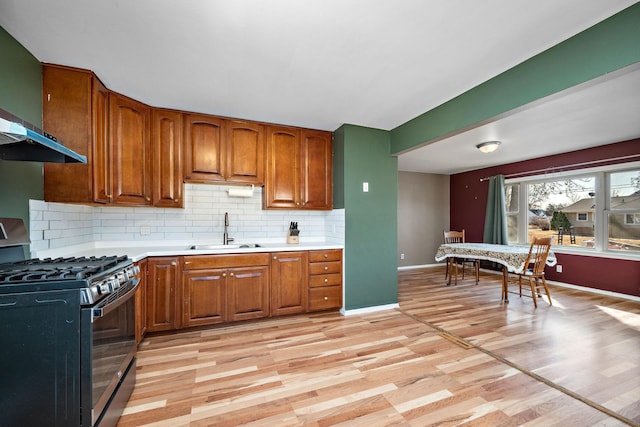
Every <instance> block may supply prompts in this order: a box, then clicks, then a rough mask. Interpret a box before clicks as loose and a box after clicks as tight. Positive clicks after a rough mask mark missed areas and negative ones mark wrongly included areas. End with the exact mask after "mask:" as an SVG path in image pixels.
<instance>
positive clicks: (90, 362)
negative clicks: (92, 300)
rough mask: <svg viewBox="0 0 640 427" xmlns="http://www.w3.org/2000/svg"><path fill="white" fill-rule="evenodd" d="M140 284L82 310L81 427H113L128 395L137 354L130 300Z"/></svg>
mask: <svg viewBox="0 0 640 427" xmlns="http://www.w3.org/2000/svg"><path fill="white" fill-rule="evenodd" d="M139 281H140V280H139V279H138V278H134V279H132V280H130V281H129V282H127V283H125V284H123V286H121V287H120V288H118V290H117V291H116V292H115V293H114V294H111V295H109V297H108V298H106V299H105V300H103V301H99V302H98V303H97V304H96V305H95V306H93V307H87V308H85V309H83V316H82V317H83V339H82V342H81V352H82V369H83V376H82V381H83V385H82V388H83V392H82V407H83V416H82V418H83V424H82V425H83V426H85V425H90V426H92V427H93V426H98V425H100V426H101V427H107V426H115V424H116V423H117V420H118V418H119V417H120V414H121V413H122V409H124V405H125V404H126V402H127V400H128V398H129V396H130V395H131V391H132V389H133V384H134V383H135V363H134V362H135V354H136V341H135V335H136V334H135V299H134V298H133V296H134V295H135V292H136V291H137V289H138V283H139ZM89 405H90V406H89ZM84 408H90V412H89V411H85V410H84ZM87 412H88V413H87ZM85 415H86V416H85ZM89 415H90V416H89ZM89 422H90V424H88V423H89Z"/></svg>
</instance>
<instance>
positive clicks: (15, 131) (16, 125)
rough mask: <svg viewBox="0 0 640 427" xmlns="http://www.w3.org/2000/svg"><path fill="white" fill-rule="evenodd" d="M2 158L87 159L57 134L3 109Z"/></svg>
mask: <svg viewBox="0 0 640 427" xmlns="http://www.w3.org/2000/svg"><path fill="white" fill-rule="evenodd" d="M0 160H18V161H30V162H54V163H87V158H86V157H85V156H82V155H80V154H78V153H76V152H75V151H72V150H70V149H68V148H67V147H65V146H64V145H62V144H61V143H60V142H58V141H57V140H56V139H55V137H53V136H51V135H49V134H47V133H45V132H43V131H42V130H40V129H38V128H36V127H35V126H33V125H30V124H29V123H26V122H24V121H22V120H19V119H18V118H16V117H15V116H13V115H12V114H11V113H9V112H7V111H5V110H2V109H0Z"/></svg>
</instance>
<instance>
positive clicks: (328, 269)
mask: <svg viewBox="0 0 640 427" xmlns="http://www.w3.org/2000/svg"><path fill="white" fill-rule="evenodd" d="M341 272H342V261H329V262H313V263H310V264H309V274H329V273H341Z"/></svg>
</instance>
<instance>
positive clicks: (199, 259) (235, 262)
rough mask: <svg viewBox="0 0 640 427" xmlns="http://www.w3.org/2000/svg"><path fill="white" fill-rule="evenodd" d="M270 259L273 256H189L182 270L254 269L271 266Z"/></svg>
mask: <svg viewBox="0 0 640 427" xmlns="http://www.w3.org/2000/svg"><path fill="white" fill-rule="evenodd" d="M270 258H271V256H270V254H268V253H250V254H224V255H187V256H185V257H183V261H182V269H183V270H195V269H199V268H227V267H253V266H256V265H269V261H270Z"/></svg>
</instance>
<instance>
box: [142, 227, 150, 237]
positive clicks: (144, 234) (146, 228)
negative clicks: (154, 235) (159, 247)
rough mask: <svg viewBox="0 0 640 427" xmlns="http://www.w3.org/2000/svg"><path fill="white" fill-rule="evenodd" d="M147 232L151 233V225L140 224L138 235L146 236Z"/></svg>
mask: <svg viewBox="0 0 640 427" xmlns="http://www.w3.org/2000/svg"><path fill="white" fill-rule="evenodd" d="M149 234H151V227H149V226H148V225H142V226H140V235H141V236H148V235H149Z"/></svg>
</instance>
